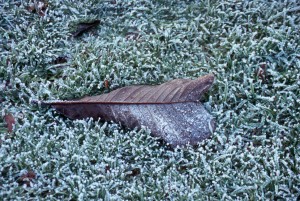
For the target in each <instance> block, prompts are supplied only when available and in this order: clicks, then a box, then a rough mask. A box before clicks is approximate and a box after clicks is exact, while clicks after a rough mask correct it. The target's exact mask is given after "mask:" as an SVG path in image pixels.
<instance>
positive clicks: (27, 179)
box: [18, 170, 36, 187]
mask: <svg viewBox="0 0 300 201" xmlns="http://www.w3.org/2000/svg"><path fill="white" fill-rule="evenodd" d="M34 179H36V174H35V173H34V172H33V171H32V170H30V171H28V172H27V173H25V174H23V175H21V176H20V177H19V179H18V183H19V184H20V185H24V184H25V185H26V187H30V183H31V182H32V180H34Z"/></svg>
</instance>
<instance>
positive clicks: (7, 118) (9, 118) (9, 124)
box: [4, 114, 16, 133]
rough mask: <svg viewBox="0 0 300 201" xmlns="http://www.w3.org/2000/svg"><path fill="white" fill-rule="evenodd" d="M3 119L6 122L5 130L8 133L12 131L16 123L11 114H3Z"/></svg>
mask: <svg viewBox="0 0 300 201" xmlns="http://www.w3.org/2000/svg"><path fill="white" fill-rule="evenodd" d="M4 121H5V122H6V125H7V131H8V132H9V133H11V132H13V127H14V125H15V124H16V121H15V118H14V117H13V115H12V114H6V115H5V116H4Z"/></svg>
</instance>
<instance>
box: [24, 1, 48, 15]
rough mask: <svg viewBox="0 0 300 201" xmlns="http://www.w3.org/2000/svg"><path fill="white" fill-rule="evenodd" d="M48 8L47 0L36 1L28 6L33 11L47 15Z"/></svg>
mask: <svg viewBox="0 0 300 201" xmlns="http://www.w3.org/2000/svg"><path fill="white" fill-rule="evenodd" d="M47 8H48V2H47V1H35V2H34V3H32V4H30V5H29V6H27V7H26V9H27V10H28V11H29V12H31V13H38V15H39V16H45V15H46V11H47Z"/></svg>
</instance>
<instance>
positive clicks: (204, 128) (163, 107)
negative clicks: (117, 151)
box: [43, 75, 215, 146]
mask: <svg viewBox="0 0 300 201" xmlns="http://www.w3.org/2000/svg"><path fill="white" fill-rule="evenodd" d="M213 80H214V76H213V75H206V76H203V77H200V78H198V79H196V80H189V79H176V80H172V81H169V82H167V83H164V84H161V85H158V86H144V85H142V86H129V87H123V88H120V89H117V90H115V91H112V92H110V93H107V94H103V95H100V96H92V97H85V98H82V99H80V100H73V101H51V102H43V104H47V105H51V106H52V107H53V108H55V109H56V110H57V111H59V112H60V113H62V114H64V115H65V116H67V117H69V118H71V119H83V118H88V117H93V118H94V119H98V118H101V119H102V120H105V121H114V122H117V123H120V124H121V125H124V126H126V127H128V128H130V129H134V128H136V127H137V128H141V127H142V126H146V127H148V128H149V129H150V130H151V133H152V135H153V136H156V137H161V138H163V139H164V140H165V141H166V142H168V143H170V144H171V145H172V146H177V145H187V144H191V145H195V144H197V143H198V142H200V141H202V140H204V139H206V138H208V137H209V136H210V134H211V131H213V130H214V128H215V125H214V120H213V117H212V116H211V115H210V114H209V113H208V112H207V111H206V110H205V108H204V106H203V105H202V104H201V103H200V102H199V98H200V97H201V96H202V95H203V94H204V93H205V92H207V91H208V89H209V88H210V87H211V85H212V83H213Z"/></svg>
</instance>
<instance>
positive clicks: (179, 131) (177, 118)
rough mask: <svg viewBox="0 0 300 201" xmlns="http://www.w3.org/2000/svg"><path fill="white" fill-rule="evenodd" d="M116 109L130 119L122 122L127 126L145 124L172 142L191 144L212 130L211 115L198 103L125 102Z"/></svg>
mask: <svg viewBox="0 0 300 201" xmlns="http://www.w3.org/2000/svg"><path fill="white" fill-rule="evenodd" d="M116 109H118V111H119V112H121V113H126V114H128V116H127V117H126V118H128V119H130V121H128V122H131V123H130V125H126V126H128V127H130V128H132V127H141V126H146V127H148V128H149V129H150V130H151V131H152V134H153V135H154V136H157V137H162V138H163V139H164V140H166V141H167V142H168V143H170V144H171V145H173V146H176V145H186V144H188V143H189V144H192V145H195V144H197V143H198V142H200V141H202V140H204V139H206V138H207V137H209V136H210V134H211V131H213V130H214V128H213V125H211V121H213V117H212V116H211V115H210V114H209V113H208V112H207V111H206V110H205V109H204V107H203V105H202V104H201V103H195V102H187V103H176V104H174V103H173V104H161V105H130V107H128V105H127V106H126V107H123V106H119V107H118V108H116ZM115 117H116V118H117V116H115ZM117 120H121V119H117ZM135 120H138V121H135ZM136 122H139V123H138V124H136Z"/></svg>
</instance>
